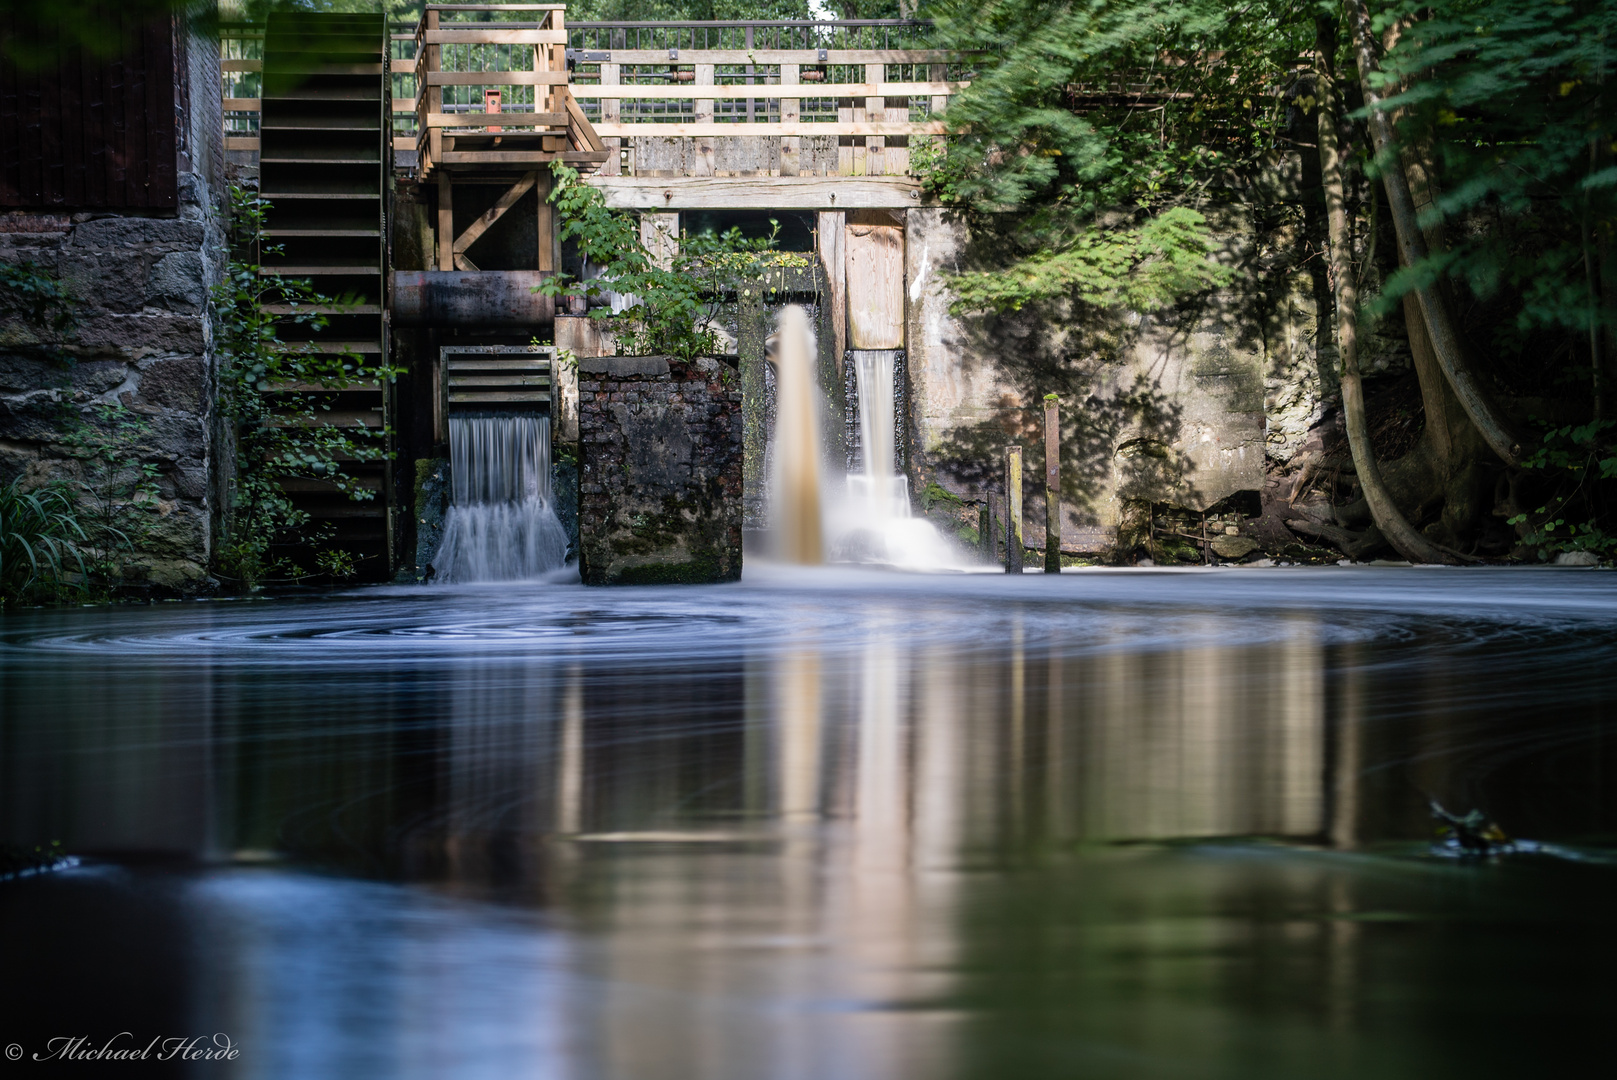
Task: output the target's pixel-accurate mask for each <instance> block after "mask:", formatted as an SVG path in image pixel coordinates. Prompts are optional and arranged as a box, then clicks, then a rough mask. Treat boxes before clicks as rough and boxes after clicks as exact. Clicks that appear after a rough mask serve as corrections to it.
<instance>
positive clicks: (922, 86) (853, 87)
mask: <svg viewBox="0 0 1617 1080" xmlns="http://www.w3.org/2000/svg"><path fill="white" fill-rule="evenodd" d="M614 66H616V65H614ZM705 66H709V67H711V66H712V65H705ZM872 66H873V67H874V66H879V65H872ZM783 67H793V68H795V67H797V65H796V64H789V65H783ZM489 74H491V75H492V74H505V73H504V72H490V73H489ZM510 74H516V75H526V74H528V73H527V72H523V71H518V72H511V73H510ZM712 85H713V84H712V83H697V84H695V85H692V86H676V85H670V86H646V85H638V86H636V85H629V84H620V85H613V86H608V85H605V84H604V83H603V84H602V85H600V86H575V87H574V89H575V91H576V92H578V95H579V96H580V97H582V98H586V99H595V98H600V99H602V100H606V99H609V98H610V99H616V100H628V99H630V98H649V99H652V100H663V99H668V100H673V99H684V98H694V97H701V96H704V95H707V96H714V95H715V94H716V96H717V97H719V98H722V99H724V100H726V101H729V100H742V101H744V100H746V99H747V98H782V99H787V98H789V99H792V100H796V99H800V98H839V99H841V98H870V97H881V98H890V97H930V96H933V95H949V94H958V93H960V91H962V90H964V89H965V88H966V87H967V86H970V85H971V84H970V83H964V82H911V83H903V82H879V81H878V82H874V83H873V82H870V81H868V80H867V81H865V82H862V83H788V82H785V75H784V72H783V73H782V81H781V82H780V83H775V84H769V85H764V84H760V85H757V86H747V87H745V88H744V89H745V91H746V92H745V93H741V92H739V91H741V90H742V89H743V87H740V86H737V85H735V84H733V83H731V84H727V85H725V86H721V87H718V88H717V92H716V91H715V90H706V89H703V87H704V86H712Z"/></svg>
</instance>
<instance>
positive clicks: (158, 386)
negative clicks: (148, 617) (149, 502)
mask: <svg viewBox="0 0 1617 1080" xmlns="http://www.w3.org/2000/svg"><path fill="white" fill-rule="evenodd" d="M212 198H213V193H212V192H211V191H210V190H209V189H208V187H207V186H205V185H204V184H202V183H200V182H198V177H197V175H196V174H195V173H192V174H188V175H187V176H186V177H182V179H181V211H180V214H179V216H177V217H129V216H123V215H110V214H83V213H81V214H51V213H34V212H28V211H18V212H14V213H9V214H5V215H0V261H4V262H9V263H18V264H23V263H31V264H33V265H34V267H35V268H36V269H37V272H39V273H41V274H43V275H44V276H48V277H52V278H57V279H59V280H60V282H61V283H62V285H63V286H65V288H66V289H67V291H68V292H69V293H70V294H71V295H72V297H73V298H74V304H73V307H74V315H75V320H76V326H75V327H74V328H73V329H71V330H69V331H67V332H65V333H54V332H52V331H50V330H49V329H47V328H42V327H39V326H36V325H32V324H30V323H29V321H28V320H26V319H25V318H23V317H22V315H21V313H20V312H19V311H18V310H17V308H16V306H15V304H12V305H11V309H10V310H6V311H4V312H0V319H3V325H0V480H10V479H12V478H13V477H16V476H19V475H20V476H23V477H24V478H25V483H28V484H30V485H36V484H42V483H45V482H47V481H49V480H52V479H66V480H70V481H75V482H78V483H80V484H82V485H86V486H88V487H89V488H91V489H94V488H95V487H96V486H97V484H98V480H97V479H96V477H95V476H93V475H92V473H91V470H88V469H87V468H86V467H85V463H84V462H83V461H81V460H79V459H78V458H76V457H75V456H74V455H73V453H72V452H71V447H70V445H69V443H68V442H65V441H64V440H67V439H69V438H70V437H71V436H72V435H73V433H74V432H75V431H80V432H82V431H83V429H84V427H83V426H84V425H91V426H96V425H98V424H100V421H101V419H102V418H103V417H104V416H105V415H106V412H107V410H108V409H117V408H121V409H124V410H127V411H128V413H129V414H132V416H133V417H138V419H139V423H140V425H141V426H142V427H144V429H145V430H144V431H143V432H142V433H141V434H139V435H138V437H136V438H134V439H133V440H131V441H130V443H129V445H128V447H127V454H128V457H129V460H130V461H131V462H140V463H146V464H150V465H154V466H155V467H156V469H157V488H158V501H157V505H156V507H155V508H154V510H153V511H152V513H150V514H149V515H147V519H146V520H147V523H148V524H149V530H141V532H142V533H143V535H142V536H141V537H140V538H139V539H140V541H141V542H140V547H141V550H140V551H138V552H137V553H136V557H135V558H134V559H133V560H132V563H131V568H130V574H129V576H130V577H131V578H132V579H133V580H141V579H144V580H146V581H149V582H150V583H151V584H153V585H155V586H158V587H160V588H162V589H167V590H176V591H187V590H191V589H195V588H197V587H199V586H200V585H202V584H203V583H204V581H205V579H206V577H207V567H208V562H209V558H210V555H211V538H212V536H213V534H214V530H215V527H216V524H217V523H216V521H214V520H212V515H213V513H214V511H215V509H216V503H217V497H218V485H217V484H216V483H215V481H216V479H217V477H216V476H215V469H214V468H213V464H214V461H215V455H214V443H215V442H216V438H215V435H216V433H215V432H214V431H213V429H212V425H213V423H214V416H213V412H212V405H211V403H212V397H213V383H214V367H213V356H212V349H211V346H212V325H211V321H210V312H209V295H208V290H209V287H210V286H211V285H212V284H213V283H214V282H216V281H217V280H218V279H219V276H220V274H221V266H220V247H221V236H220V232H219V226H218V224H217V220H218V218H217V213H216V211H215V209H214V206H213V203H212ZM204 200H207V201H204ZM3 303H5V300H4V299H0V304H3ZM98 407H99V408H98ZM103 426H104V425H103ZM113 486H116V482H115V481H114V484H113ZM210 488H213V489H214V490H212V491H210ZM86 494H87V495H99V494H102V493H100V492H96V491H87V492H86ZM210 496H212V497H211V498H210Z"/></svg>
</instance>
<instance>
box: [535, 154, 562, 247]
mask: <svg viewBox="0 0 1617 1080" xmlns="http://www.w3.org/2000/svg"><path fill="white" fill-rule="evenodd" d="M537 175H538V179H537V180H536V181H535V182H534V187H535V188H536V189H537V191H538V193H539V211H538V213H537V214H536V215H535V222H534V224H535V226H536V228H535V230H534V231H535V233H536V234H537V236H536V238H535V239H536V242H537V244H538V252H537V254H538V258H537V260H536V264H535V266H534V269H535V270H540V271H545V270H554V269H556V249H557V248H558V247H559V246H560V245H559V244H558V243H557V240H556V208H555V207H554V206H551V205H550V172H549V170H546V171H544V172H541V173H538V174H537Z"/></svg>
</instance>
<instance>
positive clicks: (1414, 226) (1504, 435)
mask: <svg viewBox="0 0 1617 1080" xmlns="http://www.w3.org/2000/svg"><path fill="white" fill-rule="evenodd" d="M1343 8H1344V9H1345V10H1346V12H1347V15H1348V21H1349V23H1350V24H1351V26H1352V29H1353V38H1354V45H1355V49H1356V51H1357V54H1358V60H1359V80H1360V83H1361V85H1362V86H1363V88H1364V103H1365V105H1366V106H1367V107H1368V108H1369V110H1370V134H1371V138H1372V140H1373V141H1374V143H1375V148H1376V152H1377V154H1378V155H1379V156H1381V157H1382V158H1383V160H1384V168H1383V171H1382V181H1383V183H1384V184H1385V186H1386V189H1387V204H1388V206H1389V207H1390V208H1391V210H1392V221H1393V229H1394V231H1395V232H1396V233H1397V234H1398V252H1399V255H1400V256H1401V257H1402V260H1403V262H1404V263H1405V264H1406V265H1409V266H1415V265H1417V264H1418V263H1420V262H1421V261H1422V260H1424V259H1425V258H1426V256H1427V247H1426V238H1425V236H1423V235H1422V233H1421V230H1420V223H1419V221H1418V220H1417V218H1416V213H1415V203H1414V199H1413V198H1412V197H1411V195H1410V193H1409V181H1408V179H1407V178H1406V177H1405V176H1404V170H1403V166H1402V164H1401V162H1400V160H1399V155H1398V143H1397V139H1396V138H1395V135H1394V132H1393V127H1392V117H1391V116H1389V115H1388V113H1387V110H1386V109H1385V108H1383V107H1382V105H1381V100H1382V99H1381V95H1380V94H1379V93H1378V92H1377V91H1376V90H1375V88H1374V87H1372V86H1371V84H1370V75H1371V73H1372V72H1373V71H1375V70H1376V39H1375V35H1374V32H1373V31H1372V30H1371V27H1370V11H1369V8H1368V7H1367V6H1366V5H1365V0H1343ZM1415 295H1416V297H1417V298H1418V299H1419V301H1420V307H1421V314H1422V315H1423V316H1424V321H1425V323H1426V329H1427V333H1428V334H1429V335H1430V338H1431V342H1432V350H1433V351H1434V352H1435V353H1436V354H1437V360H1438V363H1439V365H1441V366H1442V368H1443V374H1444V376H1445V377H1446V378H1447V379H1448V382H1449V385H1450V386H1452V387H1453V388H1454V394H1455V396H1456V397H1458V398H1459V399H1460V404H1461V405H1463V406H1464V407H1465V412H1466V415H1467V416H1469V417H1470V418H1471V422H1472V423H1473V424H1475V425H1476V426H1477V430H1478V431H1480V432H1481V433H1482V437H1483V438H1484V439H1486V440H1487V441H1488V445H1489V446H1490V447H1492V448H1493V451H1494V453H1496V454H1498V455H1499V457H1500V458H1501V459H1502V460H1503V461H1504V462H1505V463H1506V464H1508V465H1517V464H1520V462H1521V459H1522V439H1521V437H1520V436H1519V435H1518V434H1517V433H1516V431H1515V428H1514V425H1512V424H1511V422H1510V420H1509V419H1508V418H1507V417H1506V416H1505V415H1504V413H1503V412H1501V411H1500V409H1499V406H1498V405H1497V404H1496V403H1495V402H1494V400H1493V398H1492V396H1491V395H1489V393H1488V392H1487V390H1486V389H1485V388H1484V387H1483V386H1482V384H1481V383H1479V382H1478V381H1477V379H1476V377H1475V376H1474V375H1473V374H1472V372H1471V366H1470V363H1469V362H1468V361H1467V359H1466V356H1465V349H1464V345H1463V342H1462V339H1461V337H1460V333H1459V328H1458V327H1457V326H1456V325H1455V322H1454V317H1453V313H1452V312H1451V311H1450V310H1449V305H1448V303H1447V301H1446V299H1445V297H1444V296H1443V294H1442V292H1441V290H1439V289H1438V288H1437V287H1436V286H1435V285H1428V286H1425V287H1422V288H1418V289H1416V290H1415ZM1389 539H1390V537H1389Z"/></svg>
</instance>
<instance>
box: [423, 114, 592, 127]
mask: <svg viewBox="0 0 1617 1080" xmlns="http://www.w3.org/2000/svg"><path fill="white" fill-rule="evenodd" d="M489 115H490V114H488V113H480V112H475V113H473V112H466V113H428V114H427V115H426V123H425V125H424V126H425V127H428V128H457V127H484V126H486V125H487V124H488V122H489ZM499 126H501V127H504V128H508V129H517V128H529V127H534V128H564V127H566V126H567V114H566V113H564V112H560V113H554V112H542V113H524V112H517V113H500V114H499Z"/></svg>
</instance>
